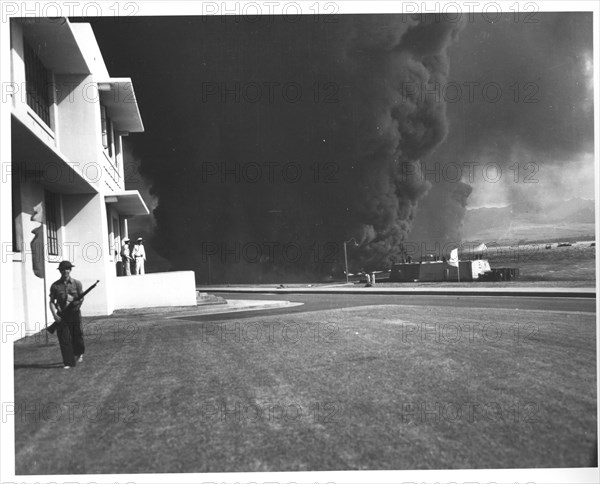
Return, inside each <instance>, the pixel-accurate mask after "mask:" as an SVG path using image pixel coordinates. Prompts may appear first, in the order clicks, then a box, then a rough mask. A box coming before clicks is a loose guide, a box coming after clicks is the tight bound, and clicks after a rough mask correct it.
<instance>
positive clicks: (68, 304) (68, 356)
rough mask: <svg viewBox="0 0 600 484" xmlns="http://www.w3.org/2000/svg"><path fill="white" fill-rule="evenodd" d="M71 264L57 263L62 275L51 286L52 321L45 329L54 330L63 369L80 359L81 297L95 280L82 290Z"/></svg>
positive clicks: (80, 360)
mask: <svg viewBox="0 0 600 484" xmlns="http://www.w3.org/2000/svg"><path fill="white" fill-rule="evenodd" d="M73 267H75V266H74V265H73V264H71V262H69V261H68V260H64V261H62V262H61V263H60V264H59V265H58V270H59V271H60V276H61V277H60V279H59V280H58V281H56V282H54V283H53V284H52V286H50V310H51V311H52V316H53V317H54V321H55V323H54V324H52V325H51V326H49V327H48V331H50V332H51V333H53V332H54V331H55V330H56V331H57V336H58V342H59V345H60V352H61V354H62V358H63V363H64V367H65V369H68V368H71V367H72V366H75V364H76V363H77V362H82V361H83V353H84V352H85V344H84V342H83V332H82V330H81V309H80V308H81V304H82V303H83V297H84V296H85V295H86V294H87V293H88V292H90V291H91V290H92V289H93V288H94V287H96V284H98V281H96V284H94V285H93V286H91V287H90V288H89V289H88V290H86V291H85V292H84V291H83V288H82V286H81V282H79V281H78V280H77V279H73V278H72V277H71V269H72V268H73Z"/></svg>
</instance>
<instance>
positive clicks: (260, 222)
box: [101, 15, 463, 283]
mask: <svg viewBox="0 0 600 484" xmlns="http://www.w3.org/2000/svg"><path fill="white" fill-rule="evenodd" d="M250 20H251V21H250ZM462 27H463V25H462V23H461V22H456V21H445V20H444V19H443V18H439V17H434V16H418V17H407V16H400V15H357V16H341V17H335V18H327V19H321V20H319V21H315V18H314V17H311V16H305V17H299V18H298V17H296V18H295V19H294V21H291V19H289V18H287V19H286V18H283V17H261V18H253V19H244V18H241V19H238V18H234V17H228V18H221V17H211V18H185V19H184V18H161V19H151V18H146V19H144V18H138V19H135V20H134V21H133V24H131V25H128V26H127V29H128V39H130V42H131V43H130V44H129V45H128V48H129V49H130V50H131V51H132V52H135V51H136V49H140V50H144V49H145V48H146V49H147V45H148V44H150V45H152V46H154V47H155V50H154V51H153V59H152V62H151V63H150V62H148V61H147V60H143V59H139V58H138V60H137V61H133V62H130V63H128V65H127V66H123V71H124V73H125V72H127V69H129V71H131V70H133V71H134V72H136V73H137V76H138V78H137V79H136V78H135V77H134V85H135V88H136V94H137V98H138V101H139V103H140V109H141V113H142V117H143V118H144V122H145V125H146V133H145V134H144V135H141V136H140V137H138V138H136V140H135V141H136V143H135V144H136V155H137V156H138V157H139V158H140V159H141V166H140V171H141V173H142V174H143V175H144V176H145V177H146V178H147V179H148V180H149V182H150V184H151V190H152V194H153V195H154V196H155V197H157V199H158V206H157V207H156V209H155V211H154V215H155V218H156V223H157V228H156V233H155V237H154V239H153V240H152V244H153V245H154V247H155V248H156V249H157V251H158V252H159V253H160V254H161V255H162V256H164V257H165V258H167V259H168V260H169V261H170V262H171V264H172V265H173V268H175V269H194V270H196V271H197V278H198V280H199V281H201V282H208V281H209V280H210V282H212V283H216V282H242V281H262V282H266V281H272V280H277V281H282V282H283V281H286V280H298V279H307V278H309V277H313V278H314V276H315V275H316V274H318V275H321V276H324V277H326V276H332V275H335V276H338V277H339V276H341V275H343V267H344V258H343V251H342V247H343V242H344V241H349V240H351V239H352V238H353V239H354V240H355V241H356V242H357V243H358V244H359V246H358V247H354V244H352V243H350V244H348V254H349V264H350V270H351V271H356V270H360V269H366V270H372V269H384V268H387V267H388V266H389V264H390V262H391V261H393V260H394V259H395V258H397V257H398V256H399V254H400V252H401V249H402V241H403V240H405V239H406V237H407V234H408V233H409V231H410V228H411V225H412V223H413V219H414V216H415V208H416V206H417V204H418V202H419V200H420V199H421V198H422V197H423V196H424V195H425V193H426V192H427V190H428V188H429V183H428V182H427V181H424V180H423V179H422V178H421V177H420V176H418V172H419V161H420V160H421V159H422V158H423V157H426V156H427V155H429V154H430V153H431V152H432V150H433V149H434V148H435V147H436V146H437V145H438V144H439V143H440V142H441V141H442V140H444V138H445V136H446V134H447V132H448V125H447V121H446V105H445V103H443V102H439V101H438V100H435V99H428V98H422V97H421V96H418V95H412V94H411V92H410V91H408V92H407V91H406V89H404V88H403V87H404V86H406V85H407V84H416V85H419V86H427V85H433V84H434V83H443V82H445V81H446V79H447V75H448V69H449V59H448V54H447V50H448V47H449V45H450V44H451V43H452V42H453V41H454V40H456V38H457V35H458V33H459V31H460V30H461V29H462ZM111 32H112V34H113V35H114V34H115V27H113V29H112V31H111ZM158 32H163V33H166V34H165V35H163V36H159V35H158ZM167 34H168V35H167ZM157 36H158V37H159V38H160V42H163V43H164V44H165V46H168V48H167V47H164V48H160V45H159V41H158V40H157V38H156V37H157ZM105 42H109V41H108V40H106V41H105ZM101 47H103V46H102V45H101ZM114 47H115V48H116V46H114ZM134 58H135V57H134ZM156 66H160V71H157V70H156ZM109 70H111V66H110V65H109ZM111 72H112V70H111ZM176 73H177V74H176ZM153 77H154V78H155V79H156V78H157V79H160V80H161V81H162V85H159V84H158V83H157V82H156V81H155V82H154V83H153V84H152V90H149V87H148V86H146V85H145V84H144V79H146V78H153ZM268 86H271V88H272V90H271V91H270V92H269V91H268ZM285 86H288V90H287V91H286V95H283V93H282V89H283V87H285ZM289 86H292V87H289ZM298 86H299V89H300V91H299V90H298ZM299 93H300V94H299ZM148 104H151V105H152V106H153V107H152V110H150V109H149V108H148V107H147V105H148ZM146 112H148V115H146V114H145V113H146ZM282 170H285V171H282ZM286 176H287V177H286Z"/></svg>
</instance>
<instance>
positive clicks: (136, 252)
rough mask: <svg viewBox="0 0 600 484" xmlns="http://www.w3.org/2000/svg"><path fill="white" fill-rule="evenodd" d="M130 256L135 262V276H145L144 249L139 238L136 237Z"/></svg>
mask: <svg viewBox="0 0 600 484" xmlns="http://www.w3.org/2000/svg"><path fill="white" fill-rule="evenodd" d="M131 255H132V256H133V259H134V260H135V273H136V275H140V274H145V273H146V272H145V270H144V263H145V262H146V250H145V249H144V244H143V240H142V238H141V237H138V239H137V241H136V242H135V245H134V246H133V251H132V253H131Z"/></svg>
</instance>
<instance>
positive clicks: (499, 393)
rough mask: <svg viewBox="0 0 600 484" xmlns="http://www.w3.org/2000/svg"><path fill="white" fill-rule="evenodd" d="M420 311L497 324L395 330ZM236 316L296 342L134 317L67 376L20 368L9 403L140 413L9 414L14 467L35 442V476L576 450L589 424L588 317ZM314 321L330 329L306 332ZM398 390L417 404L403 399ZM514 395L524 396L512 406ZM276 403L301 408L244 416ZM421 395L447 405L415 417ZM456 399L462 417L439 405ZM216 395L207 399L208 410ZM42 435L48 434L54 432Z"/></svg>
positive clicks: (551, 456)
mask: <svg viewBox="0 0 600 484" xmlns="http://www.w3.org/2000/svg"><path fill="white" fill-rule="evenodd" d="M542 315H543V319H542V318H541V317H540V316H542ZM428 322H429V323H430V324H431V323H433V322H436V323H438V324H440V325H444V324H446V325H448V324H459V325H463V326H465V325H468V324H471V325H472V324H474V323H477V322H479V323H480V324H481V325H483V324H490V325H493V326H494V327H495V328H501V329H503V337H502V338H499V339H498V340H495V341H489V340H486V339H484V338H481V337H479V338H475V339H474V340H473V341H469V339H468V338H466V337H465V336H464V335H463V338H462V339H461V340H460V341H448V339H446V340H440V341H436V340H435V339H434V338H432V337H425V338H420V337H418V335H417V336H416V337H415V335H407V333H406V332H407V331H408V330H409V329H410V326H408V325H415V324H416V325H417V326H418V325H420V324H421V323H423V324H425V323H428ZM532 322H535V324H536V325H537V329H538V331H537V333H536V334H534V335H531V336H530V337H529V338H525V339H521V340H519V341H515V339H514V333H513V332H512V330H511V328H512V326H513V325H514V324H521V325H522V326H524V327H525V326H526V325H527V324H529V323H532ZM239 323H240V324H241V325H242V326H243V325H251V324H254V325H255V326H256V325H264V324H265V323H269V324H276V323H277V324H278V325H279V327H283V326H285V325H288V326H289V328H295V327H300V328H302V329H303V332H302V336H301V337H299V338H298V340H297V341H296V342H291V341H290V340H284V339H283V338H282V337H281V335H280V336H279V337H278V338H275V339H274V341H271V342H269V341H266V340H265V339H264V338H263V340H259V341H250V340H249V339H247V338H241V339H236V338H233V337H232V335H231V334H230V335H229V336H227V334H225V337H224V338H221V337H214V336H212V337H206V334H207V330H209V329H214V326H210V324H211V323H207V322H189V321H175V320H170V321H165V320H162V321H157V320H153V319H152V315H144V319H141V320H139V323H138V326H137V327H138V331H137V334H136V338H135V340H134V341H131V342H129V343H128V344H122V343H116V342H115V341H112V340H110V339H107V338H104V339H99V340H98V341H93V342H91V343H89V345H88V346H89V351H88V353H89V354H90V356H89V358H88V360H87V361H86V362H85V363H84V364H83V365H81V367H78V368H76V369H75V370H74V372H77V373H73V375H72V377H67V378H65V375H64V374H61V373H60V372H59V371H58V370H45V371H40V370H37V369H30V368H25V369H18V370H17V371H16V372H15V389H16V400H17V405H18V404H19V403H23V402H26V401H28V399H31V398H32V397H33V395H36V396H38V398H39V399H41V400H40V401H42V402H50V401H60V400H58V399H62V400H64V397H63V395H70V394H74V395H78V396H79V397H80V398H83V399H87V398H93V397H97V398H98V400H99V401H100V402H102V405H105V406H110V405H111V404H113V405H114V402H120V403H121V404H122V405H123V404H127V403H137V404H138V405H139V413H138V414H137V417H135V418H130V421H129V422H125V421H123V418H121V419H120V420H119V421H114V417H113V415H110V414H109V415H108V416H106V417H105V418H103V419H102V420H96V421H86V422H83V425H80V426H81V428H83V431H82V430H78V431H77V432H75V433H73V434H70V435H71V437H67V435H66V434H69V433H70V432H68V431H67V432H62V431H61V429H59V428H58V427H57V426H56V425H54V426H52V425H50V423H49V422H44V421H40V422H37V423H36V422H29V423H27V422H21V421H20V419H17V420H16V422H17V423H16V427H17V428H16V435H17V447H18V448H22V449H24V448H27V452H21V453H18V454H17V471H18V472H19V470H20V471H22V472H26V469H31V466H30V464H31V456H32V455H35V456H37V460H36V464H35V466H34V467H33V468H35V469H36V471H35V472H39V473H45V474H52V473H70V472H75V471H74V469H77V472H83V473H91V472H94V473H96V472H97V473H108V472H119V473H122V472H127V473H135V472H209V471H243V470H247V471H252V470H261V471H285V470H319V469H321V470H327V469H410V468H415V469H426V468H477V467H481V468H485V467H557V466H563V467H570V466H575V467H576V466H584V465H587V464H588V462H589V457H590V455H591V452H592V449H593V442H594V439H595V433H594V429H595V425H596V417H595V415H596V411H595V408H596V403H595V402H596V390H595V388H596V382H595V351H596V348H595V321H594V315H583V314H577V315H571V316H570V315H565V314H564V313H560V314H559V313H540V312H536V311H513V312H510V313H509V312H506V311H495V310H494V311H493V312H490V313H489V314H486V313H485V311H482V310H481V309H477V310H475V309H454V308H428V310H427V311H426V313H425V315H424V311H423V308H419V307H398V306H381V307H368V308H352V309H344V310H328V311H318V312H310V313H306V314H290V315H277V316H257V317H255V318H250V319H244V320H240V322H239ZM225 324H226V327H227V328H228V329H232V328H233V327H234V326H233V325H234V322H231V321H228V322H225ZM327 324H328V325H329V326H324V325H327ZM296 325H297V326H296ZM318 325H321V326H320V327H321V328H324V327H325V328H329V329H331V328H336V331H335V333H334V334H331V333H327V335H328V336H330V337H328V338H325V339H324V338H316V337H315V327H317V326H318ZM465 327H466V326H465ZM203 328H204V329H203ZM249 328H250V326H247V327H246V329H249ZM357 333H358V334H357ZM290 334H292V333H291V332H290ZM322 335H323V333H321V336H322ZM49 350H50V348H41V350H40V348H37V347H35V346H34V345H27V344H20V345H15V362H16V363H17V364H18V363H19V362H23V361H26V360H27V358H32V357H35V358H37V359H38V360H40V361H44V358H47V360H46V361H48V359H49V360H50V361H51V360H52V358H51V354H50V351H49ZM52 351H54V352H57V351H58V347H56V348H52ZM85 365H87V366H85ZM107 367H109V368H110V369H109V371H107ZM61 371H63V370H61ZM84 371H85V372H86V373H84ZM87 372H89V373H87ZM100 388H104V390H100ZM40 395H43V397H42V396H40ZM236 404H237V405H240V406H241V407H242V408H243V407H246V408H247V410H248V413H246V414H244V413H241V414H231V413H230V414H229V415H227V414H225V415H224V414H223V411H222V409H223V408H224V407H223V406H225V408H227V409H228V410H229V411H230V412H231V411H232V410H233V409H235V406H236ZM409 404H412V405H416V406H417V407H416V408H417V409H416V410H414V409H413V411H410V409H411V408H412V407H407V405H409ZM468 404H478V405H480V406H481V405H486V404H487V407H483V408H486V409H487V410H488V413H489V411H491V410H494V409H495V408H496V406H497V407H498V408H500V409H501V411H502V416H501V417H499V416H498V415H496V414H490V415H488V417H490V416H491V417H494V418H493V419H491V418H486V414H483V413H482V407H477V408H478V409H479V413H474V417H475V418H473V419H470V418H468V415H467V412H468V409H469V408H470V407H469V406H468ZM526 404H535V405H536V407H531V406H530V407H522V405H526ZM273 405H279V406H286V405H291V406H292V407H294V408H300V409H301V410H302V416H301V418H295V419H294V418H288V419H284V418H282V416H281V413H279V414H277V413H275V414H274V415H273V416H271V417H270V418H269V416H268V414H266V416H265V415H263V418H253V417H254V416H255V414H254V413H253V410H254V409H256V408H261V409H263V411H267V410H268V409H269V408H274V407H273ZM419 405H425V407H424V408H425V410H428V411H430V412H431V411H433V410H435V409H436V408H437V407H436V405H437V406H438V407H440V406H441V408H442V409H446V410H447V411H448V412H450V413H448V414H441V417H442V418H434V416H433V414H431V413H430V414H428V415H427V414H426V415H425V418H423V416H422V415H421V414H420V412H419V409H418V406H419ZM457 406H460V407H461V409H462V411H463V415H462V417H461V418H454V419H452V418H449V417H452V416H454V414H452V412H451V411H452V410H455V409H456V408H457ZM292 407H288V408H290V409H291V408H292ZM215 408H217V409H219V408H220V410H218V411H217V413H213V411H214V409H215ZM278 408H279V407H277V408H276V410H278ZM471 408H473V407H471ZM126 415H128V416H130V417H132V416H131V414H129V413H127V412H126ZM290 416H291V415H288V417H290ZM439 416H440V414H439V413H438V414H437V417H439ZM277 417H279V418H277ZM79 424H82V422H79ZM40 432H42V433H40ZM81 432H83V434H81ZM42 434H43V435H48V436H53V437H54V439H55V440H54V443H55V446H52V445H48V442H49V437H44V438H40V437H39V435H42ZM73 435H75V437H73ZM68 439H71V440H69V442H75V443H76V447H74V449H76V451H77V456H78V458H77V459H71V460H65V459H62V460H61V459H58V458H57V456H58V455H59V453H58V450H59V449H60V443H61V441H63V440H64V442H65V445H66V442H67V440H68ZM67 448H69V445H67ZM77 462H79V463H81V464H79V467H78V464H77ZM28 473H34V472H33V471H32V472H28Z"/></svg>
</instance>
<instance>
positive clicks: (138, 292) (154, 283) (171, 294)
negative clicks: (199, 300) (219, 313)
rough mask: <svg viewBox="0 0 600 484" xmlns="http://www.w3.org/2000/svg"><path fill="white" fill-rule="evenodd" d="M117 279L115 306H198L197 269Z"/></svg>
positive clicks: (129, 307) (130, 307)
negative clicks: (195, 276)
mask: <svg viewBox="0 0 600 484" xmlns="http://www.w3.org/2000/svg"><path fill="white" fill-rule="evenodd" d="M114 281H115V288H114V301H115V309H132V308H153V307H160V306H195V305H196V280H195V278H194V272H193V271H181V272H157V273H154V274H145V275H143V276H125V277H116V278H115V279H114Z"/></svg>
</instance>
